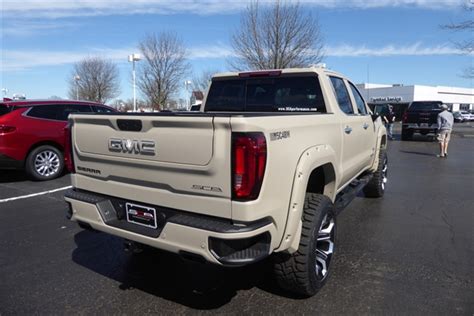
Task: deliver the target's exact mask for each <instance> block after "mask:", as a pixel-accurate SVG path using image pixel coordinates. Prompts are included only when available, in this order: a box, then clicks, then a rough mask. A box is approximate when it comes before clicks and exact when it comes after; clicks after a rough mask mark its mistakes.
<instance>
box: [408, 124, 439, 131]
mask: <svg viewBox="0 0 474 316" xmlns="http://www.w3.org/2000/svg"><path fill="white" fill-rule="evenodd" d="M402 127H403V128H404V129H413V130H419V131H423V130H437V129H438V124H427V125H420V124H416V123H404V124H403V125H402Z"/></svg>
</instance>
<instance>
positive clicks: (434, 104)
mask: <svg viewBox="0 0 474 316" xmlns="http://www.w3.org/2000/svg"><path fill="white" fill-rule="evenodd" d="M442 104H443V103H442V102H441V101H415V102H412V104H411V105H410V107H409V108H408V109H409V110H410V111H432V110H441V105H442Z"/></svg>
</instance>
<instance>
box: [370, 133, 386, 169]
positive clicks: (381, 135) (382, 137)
mask: <svg viewBox="0 0 474 316" xmlns="http://www.w3.org/2000/svg"><path fill="white" fill-rule="evenodd" d="M376 126H377V125H376ZM382 142H383V143H382ZM382 148H383V149H386V148H387V130H386V129H385V126H384V125H379V126H378V129H377V140H376V143H375V150H374V159H373V160H372V166H371V167H370V169H369V170H370V171H371V172H374V171H376V170H377V167H378V165H379V156H380V149H382Z"/></svg>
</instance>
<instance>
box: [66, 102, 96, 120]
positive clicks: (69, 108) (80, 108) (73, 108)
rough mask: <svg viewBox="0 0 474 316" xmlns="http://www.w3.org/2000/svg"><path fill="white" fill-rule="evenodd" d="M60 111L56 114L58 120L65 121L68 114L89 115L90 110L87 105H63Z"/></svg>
mask: <svg viewBox="0 0 474 316" xmlns="http://www.w3.org/2000/svg"><path fill="white" fill-rule="evenodd" d="M62 107H63V108H62V109H61V111H59V112H58V119H59V120H60V121H67V118H68V116H69V114H71V113H90V112H92V109H91V107H90V106H89V105H80V104H65V105H62Z"/></svg>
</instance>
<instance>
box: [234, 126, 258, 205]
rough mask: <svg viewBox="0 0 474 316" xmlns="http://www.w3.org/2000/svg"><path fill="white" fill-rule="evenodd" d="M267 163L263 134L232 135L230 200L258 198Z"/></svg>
mask: <svg viewBox="0 0 474 316" xmlns="http://www.w3.org/2000/svg"><path fill="white" fill-rule="evenodd" d="M266 163H267V142H266V140H265V136H264V135H263V133H232V199H234V200H239V201H250V200H255V199H256V198H258V195H259V193H260V188H261V186H262V182H263V176H264V174H265V165H266Z"/></svg>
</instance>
